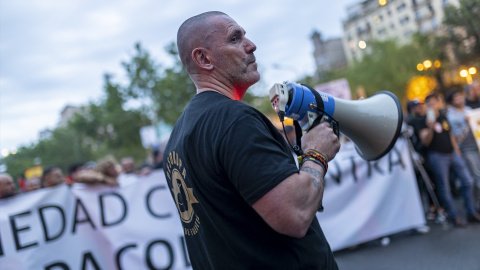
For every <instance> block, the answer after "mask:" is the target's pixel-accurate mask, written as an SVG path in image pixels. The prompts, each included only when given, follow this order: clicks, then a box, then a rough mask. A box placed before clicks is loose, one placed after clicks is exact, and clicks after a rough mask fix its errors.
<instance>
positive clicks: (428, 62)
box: [423, 60, 432, 69]
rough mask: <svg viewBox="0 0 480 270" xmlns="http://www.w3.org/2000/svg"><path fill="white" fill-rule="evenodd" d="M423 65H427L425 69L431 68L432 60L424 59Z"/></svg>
mask: <svg viewBox="0 0 480 270" xmlns="http://www.w3.org/2000/svg"><path fill="white" fill-rule="evenodd" d="M423 66H424V67H425V69H429V68H431V67H432V61H430V60H425V61H423Z"/></svg>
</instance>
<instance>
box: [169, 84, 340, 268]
mask: <svg viewBox="0 0 480 270" xmlns="http://www.w3.org/2000/svg"><path fill="white" fill-rule="evenodd" d="M164 162H165V163H164V170H165V175H166V177H167V182H168V185H169V186H170V189H171V191H172V196H173V198H174V200H175V202H176V204H177V207H178V209H179V213H180V216H181V220H182V225H183V228H184V233H185V239H186V242H187V247H188V252H189V254H190V260H191V263H192V266H193V268H194V269H220V270H224V269H338V267H337V264H336V262H335V260H334V258H333V254H332V251H331V249H330V246H329V244H328V242H327V240H326V239H325V236H324V234H323V232H322V230H321V228H320V225H319V223H318V220H317V219H316V218H315V219H314V220H313V222H312V224H311V225H310V228H309V229H308V232H307V235H306V236H305V237H303V238H301V239H298V238H292V237H289V236H286V235H282V234H279V233H277V232H276V231H274V230H273V229H272V228H271V227H270V226H269V225H268V224H266V223H265V221H264V220H263V219H262V218H261V217H260V215H258V214H257V212H256V211H255V210H254V209H253V208H252V207H251V205H252V204H253V203H255V202H256V201H257V200H258V199H260V198H261V197H262V196H263V195H265V194H266V193H267V192H268V191H270V190H271V189H273V188H274V187H275V186H276V185H277V184H279V183H280V182H281V181H283V180H284V179H285V178H287V177H288V176H290V175H292V174H295V173H298V169H297V167H296V165H295V161H294V159H293V158H292V155H291V154H290V149H289V147H288V145H287V144H286V143H285V140H284V139H283V137H282V135H281V134H280V133H279V132H278V131H277V129H276V128H275V127H274V126H273V125H272V124H271V122H270V121H269V120H268V118H266V117H265V116H264V115H263V114H262V113H260V112H259V111H257V110H256V109H254V108H252V107H250V106H248V105H246V104H244V103H242V102H239V101H235V100H231V99H229V98H227V97H225V96H223V95H221V94H219V93H216V92H213V91H208V92H202V93H200V94H197V95H196V96H195V97H194V98H193V99H192V101H191V102H190V104H189V105H188V106H187V108H186V109H185V112H184V113H183V114H182V116H181V117H180V118H179V119H178V121H177V122H176V123H175V127H174V129H173V132H172V134H171V137H170V140H169V142H168V144H167V148H166V150H165V156H164ZM172 183H173V184H172Z"/></svg>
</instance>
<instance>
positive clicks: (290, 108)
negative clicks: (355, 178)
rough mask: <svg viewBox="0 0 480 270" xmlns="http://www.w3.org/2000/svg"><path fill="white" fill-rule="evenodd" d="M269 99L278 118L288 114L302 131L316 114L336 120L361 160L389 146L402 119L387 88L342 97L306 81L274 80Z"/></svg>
mask: <svg viewBox="0 0 480 270" xmlns="http://www.w3.org/2000/svg"><path fill="white" fill-rule="evenodd" d="M270 101H271V103H272V107H273V109H274V110H275V112H276V113H277V114H278V115H279V116H280V118H281V121H282V120H283V117H284V116H286V117H289V118H292V119H293V120H295V121H298V123H299V124H300V127H301V128H302V130H304V131H308V130H309V129H310V128H311V127H312V126H313V125H314V123H315V120H317V118H318V116H320V114H323V115H322V119H321V121H329V122H334V123H338V125H337V128H338V130H339V131H340V133H342V134H343V135H345V136H346V137H347V138H348V139H350V140H351V141H352V142H353V143H354V144H355V148H356V150H357V153H358V154H359V155H360V157H362V158H363V159H365V160H376V159H379V158H381V157H382V156H384V155H385V154H386V153H388V152H389V151H390V150H391V149H392V147H393V145H394V144H395V142H396V140H397V138H398V135H399V134H400V130H401V126H402V121H403V114H402V106H401V105H400V101H399V100H398V98H397V97H396V96H395V95H394V94H393V93H391V92H388V91H381V92H378V93H376V94H375V95H373V96H372V97H370V98H367V99H363V100H343V99H339V98H334V97H332V96H331V95H329V94H326V93H322V92H319V91H317V90H314V89H312V88H311V87H309V86H307V85H301V84H297V83H291V82H290V83H283V84H279V83H276V84H275V85H274V86H273V87H272V88H271V89H270ZM317 109H318V111H317ZM319 111H320V112H321V113H320V114H319Z"/></svg>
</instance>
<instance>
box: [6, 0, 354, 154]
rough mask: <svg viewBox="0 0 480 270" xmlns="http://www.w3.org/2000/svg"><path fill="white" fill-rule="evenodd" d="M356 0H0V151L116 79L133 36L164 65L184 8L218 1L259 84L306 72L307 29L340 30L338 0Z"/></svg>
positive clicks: (342, 6)
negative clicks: (241, 39) (249, 50)
mask: <svg viewBox="0 0 480 270" xmlns="http://www.w3.org/2000/svg"><path fill="white" fill-rule="evenodd" d="M357 2H359V0H337V1H330V0H328V1H327V0H296V1H294V0H290V1H286V0H285V1H282V0H206V1H202V0H188V1H187V0H171V1H165V0H156V1H153V0H129V1H119V0H116V1H93V0H70V1H63V0H38V1H26V0H15V1H0V151H2V150H3V149H8V150H12V149H15V148H18V147H19V146H21V145H29V144H31V143H32V142H35V141H36V140H37V139H38V133H39V131H41V130H44V129H47V128H54V127H55V126H56V125H57V123H58V121H59V119H60V112H61V110H62V109H63V108H64V107H65V106H66V105H86V104H88V102H89V101H97V100H99V99H100V98H101V97H102V95H103V89H102V86H103V74H104V73H106V72H108V73H113V74H114V75H115V77H114V80H116V81H120V80H121V79H122V78H124V75H125V74H124V72H123V69H122V67H121V64H120V63H121V62H122V61H125V60H129V59H130V56H132V55H133V54H134V50H133V46H134V44H135V43H136V42H141V44H142V45H143V46H144V48H146V49H147V50H148V51H149V52H150V53H151V54H152V56H153V57H154V59H155V61H156V62H157V63H161V64H164V65H169V64H170V63H171V60H170V58H169V56H168V55H166V53H165V49H164V48H165V46H166V45H167V44H169V43H171V42H172V41H175V39H176V32H177V29H178V27H179V26H180V24H181V23H182V22H183V21H184V20H185V19H187V18H189V17H191V16H193V15H196V14H199V13H202V12H205V11H209V10H219V11H223V12H225V13H227V14H229V15H230V16H231V17H232V18H233V19H234V20H236V21H237V23H238V24H239V25H240V26H242V27H243V28H244V29H245V30H246V31H247V37H248V38H249V39H250V40H252V41H253V42H254V43H255V44H256V45H257V51H256V52H255V55H256V58H257V63H258V66H259V70H260V71H261V74H262V80H264V82H265V84H266V85H268V86H269V85H271V84H273V83H275V82H282V81H285V80H295V79H296V78H299V77H301V76H302V75H305V74H312V73H313V71H314V70H315V67H314V60H313V43H312V41H311V39H310V36H311V34H312V33H313V31H314V30H318V31H319V32H320V33H321V34H322V36H323V37H324V38H326V39H328V38H336V37H340V36H341V35H342V20H343V19H345V18H346V7H347V6H348V5H351V4H352V3H357ZM275 64H277V65H278V66H280V67H281V69H279V68H274V66H275ZM265 90H268V89H265Z"/></svg>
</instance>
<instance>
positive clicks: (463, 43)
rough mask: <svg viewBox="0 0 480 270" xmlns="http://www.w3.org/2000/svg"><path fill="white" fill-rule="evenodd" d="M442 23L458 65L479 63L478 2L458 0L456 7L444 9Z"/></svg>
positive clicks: (479, 27)
mask: <svg viewBox="0 0 480 270" xmlns="http://www.w3.org/2000/svg"><path fill="white" fill-rule="evenodd" d="M443 23H444V24H445V25H446V26H449V27H450V29H449V31H448V36H449V38H450V41H451V42H452V43H453V47H452V48H453V50H454V52H455V55H456V56H457V58H458V61H459V63H460V64H464V65H474V64H478V63H480V0H460V5H459V6H458V7H456V6H453V5H449V6H447V7H446V8H445V17H444V21H443Z"/></svg>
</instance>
